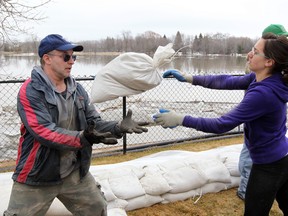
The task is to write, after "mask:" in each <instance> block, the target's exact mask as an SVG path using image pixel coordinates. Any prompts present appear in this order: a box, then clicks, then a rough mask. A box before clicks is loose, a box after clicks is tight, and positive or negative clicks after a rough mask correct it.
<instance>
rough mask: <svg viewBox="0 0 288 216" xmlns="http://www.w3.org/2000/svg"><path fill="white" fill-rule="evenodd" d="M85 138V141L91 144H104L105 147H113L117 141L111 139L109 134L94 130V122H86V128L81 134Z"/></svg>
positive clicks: (113, 138) (111, 136)
mask: <svg viewBox="0 0 288 216" xmlns="http://www.w3.org/2000/svg"><path fill="white" fill-rule="evenodd" d="M81 135H82V136H84V137H85V138H86V140H87V141H88V142H89V143H90V144H91V145H93V144H97V143H104V144H106V145H114V144H117V139H116V138H115V137H113V135H112V134H111V133H110V132H104V133H101V132H98V131H97V130H95V123H94V121H90V122H88V126H87V128H86V129H85V130H84V131H83V133H82V134H81Z"/></svg>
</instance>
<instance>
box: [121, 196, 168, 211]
mask: <svg viewBox="0 0 288 216" xmlns="http://www.w3.org/2000/svg"><path fill="white" fill-rule="evenodd" d="M127 201H128V205H127V206H126V208H125V210H126V211H131V210H135V209H139V208H144V207H149V206H152V205H154V204H156V203H160V202H162V201H163V198H162V197H161V196H152V195H149V194H145V195H142V196H140V197H135V198H132V199H129V200H127Z"/></svg>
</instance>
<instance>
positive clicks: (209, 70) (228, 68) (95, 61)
mask: <svg viewBox="0 0 288 216" xmlns="http://www.w3.org/2000/svg"><path fill="white" fill-rule="evenodd" d="M115 57H116V56H98V55H97V56H94V55H92V56H86V55H85V56H84V55H79V56H77V60H76V62H75V64H74V65H73V69H72V74H73V75H74V76H94V75H96V74H97V72H98V71H99V70H100V69H101V68H102V67H104V66H105V65H106V64H107V63H109V62H110V61H111V60H112V59H114V58H115ZM245 64H246V58H245V57H241V56H196V57H179V58H175V59H173V60H172V62H170V63H167V64H166V65H163V67H162V68H161V69H163V71H164V70H165V69H169V68H176V69H179V70H182V71H186V72H191V73H193V74H223V73H227V74H244V71H245ZM34 65H39V58H38V57H35V56H1V55H0V77H7V76H9V77H29V76H30V73H31V70H32V68H33V66H34Z"/></svg>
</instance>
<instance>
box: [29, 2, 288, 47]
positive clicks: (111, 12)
mask: <svg viewBox="0 0 288 216" xmlns="http://www.w3.org/2000/svg"><path fill="white" fill-rule="evenodd" d="M30 1H31V2H32V1H35V2H39V0H30ZM30 1H29V2H30ZM287 10H288V0H273V1H271V0H142V1H139V0H52V2H50V3H49V4H47V5H45V6H44V7H42V8H41V9H39V11H40V12H41V13H42V14H43V16H46V17H47V18H46V19H45V20H43V21H41V22H40V23H34V24H33V25H34V29H33V30H32V31H31V32H33V33H34V34H35V35H36V36H38V38H39V39H42V38H43V37H45V36H46V35H48V34H51V33H58V34H61V35H63V36H64V37H65V38H66V39H68V40H70V41H74V42H77V41H80V40H94V39H95V40H98V39H105V38H106V37H114V38H116V37H120V36H121V34H122V32H126V31H130V32H131V34H132V36H136V35H137V34H141V33H144V32H145V31H153V32H156V33H159V34H160V35H166V36H167V37H171V36H173V35H175V34H176V32H177V31H180V33H183V34H185V35H199V33H202V34H207V33H218V32H219V33H223V34H229V35H231V36H232V35H233V36H247V37H251V38H256V37H259V36H260V34H261V32H262V30H263V29H264V28H265V27H266V26H268V25H269V24H272V23H280V24H282V25H284V26H285V28H286V29H287V30H288V22H287V21H288V13H287ZM29 24H31V23H29Z"/></svg>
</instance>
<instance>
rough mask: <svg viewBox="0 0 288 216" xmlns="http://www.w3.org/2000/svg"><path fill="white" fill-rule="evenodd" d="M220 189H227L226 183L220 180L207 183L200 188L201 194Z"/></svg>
mask: <svg viewBox="0 0 288 216" xmlns="http://www.w3.org/2000/svg"><path fill="white" fill-rule="evenodd" d="M222 190H227V185H226V184H225V183H222V182H212V183H207V184H205V185H204V186H203V187H202V188H201V192H202V194H206V193H217V192H219V191H222Z"/></svg>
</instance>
